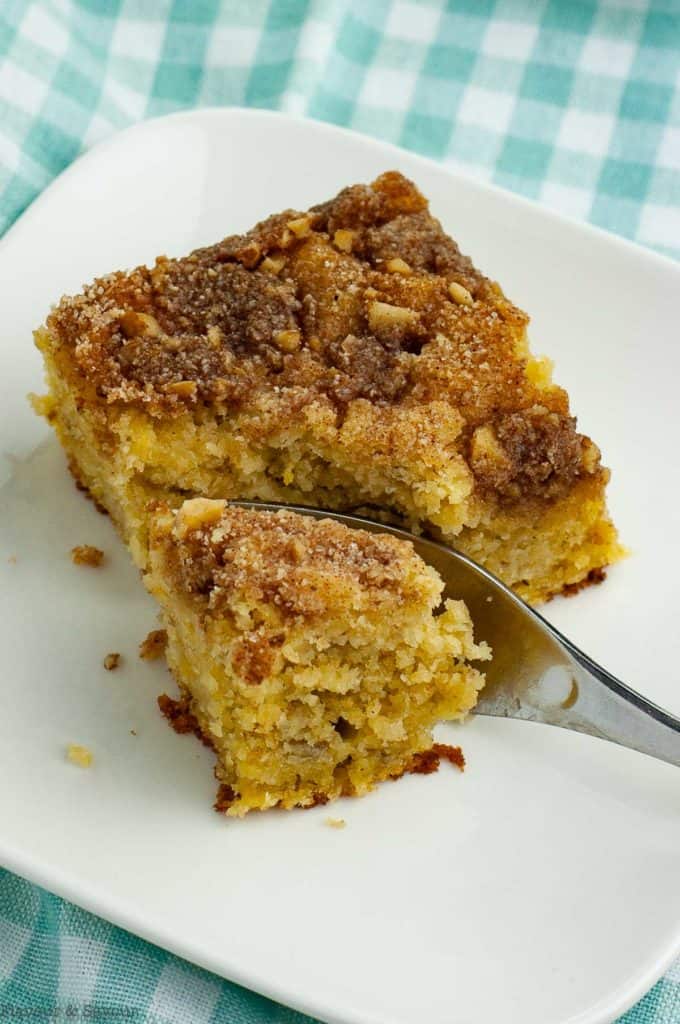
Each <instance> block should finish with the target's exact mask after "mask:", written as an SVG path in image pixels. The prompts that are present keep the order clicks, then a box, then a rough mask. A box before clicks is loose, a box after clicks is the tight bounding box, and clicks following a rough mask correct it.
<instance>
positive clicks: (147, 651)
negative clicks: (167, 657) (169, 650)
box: [139, 629, 168, 661]
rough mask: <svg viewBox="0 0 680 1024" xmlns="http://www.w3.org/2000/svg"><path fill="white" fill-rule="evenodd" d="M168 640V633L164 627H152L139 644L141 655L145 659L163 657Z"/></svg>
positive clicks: (154, 659)
mask: <svg viewBox="0 0 680 1024" xmlns="http://www.w3.org/2000/svg"><path fill="white" fill-rule="evenodd" d="M167 642H168V634H167V633H166V632H165V630H164V629H152V630H151V632H150V633H148V634H147V635H146V636H145V638H144V639H143V640H142V642H141V644H140V645H139V657H140V658H142V659H143V661H156V659H157V658H162V657H163V653H164V652H165V648H166V645H167Z"/></svg>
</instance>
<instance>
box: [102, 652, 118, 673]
mask: <svg viewBox="0 0 680 1024" xmlns="http://www.w3.org/2000/svg"><path fill="white" fill-rule="evenodd" d="M119 665H120V654H119V653H118V651H111V653H110V654H107V655H106V657H105V658H104V668H105V669H106V671H107V672H113V670H114V669H116V668H118V666H119Z"/></svg>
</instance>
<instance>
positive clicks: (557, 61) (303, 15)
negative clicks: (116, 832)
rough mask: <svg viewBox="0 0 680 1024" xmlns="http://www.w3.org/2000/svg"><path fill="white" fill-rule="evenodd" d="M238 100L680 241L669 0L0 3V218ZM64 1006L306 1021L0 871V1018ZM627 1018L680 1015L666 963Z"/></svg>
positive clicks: (27, 1016) (179, 1020) (677, 989)
mask: <svg viewBox="0 0 680 1024" xmlns="http://www.w3.org/2000/svg"><path fill="white" fill-rule="evenodd" d="M233 104H238V105H243V106H259V107H271V108H276V109H280V110H287V111H290V112H294V113H299V114H308V115H310V116H312V117H317V118H321V119H324V120H328V121H333V122H335V123H336V124H342V125H347V126H350V127H353V128H356V129H358V130H360V131H363V132H367V133H368V134H371V135H375V136H378V137H380V138H384V139H388V140H390V141H392V142H396V143H399V144H401V145H403V146H406V147H409V148H411V149H415V150H418V151H419V152H421V153H425V154H426V155H428V156H432V157H435V158H436V159H438V160H441V161H443V162H444V163H447V164H449V165H452V166H458V167H462V168H465V169H466V170H468V171H470V172H472V173H473V174H474V175H476V176H477V177H479V178H483V179H486V180H488V181H493V182H496V183H498V184H500V185H503V186H506V187H508V188H511V189H514V190H515V191H518V192H521V193H523V194H524V195H527V196H531V197H534V198H536V199H539V200H541V201H542V202H545V203H547V204H549V205H551V206H554V207H555V208H557V209H559V210H562V211H563V212H566V213H568V214H572V215H574V216H576V217H579V218H583V219H588V220H590V221H592V222H593V223H595V224H599V225H600V226H602V227H605V228H608V229H609V230H611V231H616V232H618V233H620V234H623V235H626V236H627V237H629V238H633V239H636V240H637V241H639V242H642V243H643V244H645V245H650V246H654V247H655V248H657V249H660V250H663V251H665V252H667V253H669V254H670V255H674V256H680V0H449V2H446V0H271V2H269V0H0V234H2V232H3V231H4V230H5V229H6V228H7V227H9V225H10V224H11V223H12V222H13V221H14V220H15V218H16V217H17V216H18V214H19V213H20V212H21V211H22V210H23V209H24V208H25V207H26V206H27V205H28V203H29V202H30V201H31V200H32V199H33V198H34V196H36V195H37V194H38V193H39V192H40V191H41V189H43V188H44V187H45V185H46V184H47V183H48V182H49V181H51V179H52V178H53V177H54V176H55V175H56V174H58V173H59V171H61V170H62V169H63V168H64V167H66V166H67V165H68V164H69V163H70V162H71V161H72V160H73V159H74V157H75V156H77V155H78V153H79V152H81V151H82V150H83V149H85V148H87V147H89V146H91V145H92V144H93V143H95V142H97V141H98V140H100V139H102V138H104V137H106V136H107V135H110V134H111V133H112V132H113V131H115V130H117V129H119V128H122V127H125V126H126V125H128V124H130V123H132V122H134V121H138V120H140V119H142V118H144V117H149V116H154V115H157V114H163V113H167V112H169V111H172V110H177V109H180V108H186V107H193V106H205V105H233ZM107 1007H108V1010H106V1008H107ZM57 1010H59V1011H60V1012H59V1013H58V1012H57ZM69 1019H70V1020H88V1019H89V1020H98V1021H105V1022H106V1024H112V1022H114V1021H131V1022H135V1024H142V1022H144V1024H151V1022H153V1024H265V1022H268V1024H272V1022H279V1024H302V1022H304V1021H305V1020H306V1018H303V1017H301V1016H300V1015H299V1014H296V1013H294V1012H292V1011H290V1010H285V1009H283V1008H281V1007H277V1006H275V1005H274V1004H272V1003H270V1002H268V1001H267V1000H265V999H261V998H260V997H258V996H255V995H253V994H252V993H249V992H246V991H245V990H243V989H240V988H238V987H237V986H235V985H230V984H228V983H227V982H223V981H221V980H220V979H218V978H216V977H214V976H213V975H210V974H208V973H206V972H204V971H200V970H199V969H198V968H194V967H192V966H191V965H189V964H186V963H184V962H182V961H180V960H178V959H176V958H175V957H173V956H171V955H170V954H168V953H165V952H163V951H161V950H159V949H157V948H155V947H153V946H150V945H148V944H146V943H144V942H142V941H141V940H139V939H136V938H134V937H133V936H131V935H129V934H127V933H126V932H123V931H121V930H120V929H117V928H114V927H113V926H111V925H109V924H107V923H105V922H104V921H101V920H99V919H97V918H94V917H92V916H91V915H89V914H86V913H85V912H83V911H80V910H78V909H77V908H75V907H73V906H71V905H70V904H68V903H65V902H64V901H62V900H60V899H57V897H55V896H52V895H50V894H49V893H46V892H44V891H42V890H40V889H38V888H36V887H34V886H32V885H29V884H28V883H27V882H24V881H23V880H21V879H19V878H17V877H16V876H14V875H11V874H9V873H8V872H1V871H0V1021H1V1022H2V1024H5V1022H7V1024H15V1022H17V1021H26V1020H31V1021H36V1022H40V1024H42V1022H47V1021H56V1020H69ZM623 1021H624V1022H625V1024H680V966H676V968H675V969H674V970H673V971H671V972H670V973H669V974H668V975H667V976H666V978H665V979H664V980H663V981H661V982H660V983H659V984H658V985H657V986H656V987H655V988H654V989H653V990H652V991H651V992H650V993H649V994H648V995H647V996H646V997H645V999H643V1000H642V1002H641V1003H639V1004H638V1006H637V1007H635V1008H634V1009H633V1010H631V1011H630V1012H629V1013H628V1014H627V1015H626V1016H625V1017H624V1018H623Z"/></svg>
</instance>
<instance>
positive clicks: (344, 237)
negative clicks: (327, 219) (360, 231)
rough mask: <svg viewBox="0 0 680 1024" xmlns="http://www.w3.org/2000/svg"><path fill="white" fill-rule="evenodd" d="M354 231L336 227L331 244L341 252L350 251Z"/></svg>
mask: <svg viewBox="0 0 680 1024" xmlns="http://www.w3.org/2000/svg"><path fill="white" fill-rule="evenodd" d="M354 238H355V232H354V231H350V230H349V228H338V230H337V231H336V232H335V234H334V235H333V245H334V246H335V247H336V249H340V251H341V252H351V251H352V246H353V245H354Z"/></svg>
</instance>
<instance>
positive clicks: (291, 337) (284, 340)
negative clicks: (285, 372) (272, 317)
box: [274, 330, 300, 352]
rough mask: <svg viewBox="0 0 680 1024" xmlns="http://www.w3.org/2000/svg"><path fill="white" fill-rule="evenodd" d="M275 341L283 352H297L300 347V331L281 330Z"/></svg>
mask: <svg viewBox="0 0 680 1024" xmlns="http://www.w3.org/2000/svg"><path fill="white" fill-rule="evenodd" d="M274 341H275V342H276V344H277V345H278V347H279V348H280V349H281V351H282V352H297V350H298V349H299V348H300V332H299V331H296V330H290V331H279V333H278V334H277V335H275V337H274Z"/></svg>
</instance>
